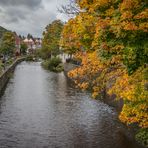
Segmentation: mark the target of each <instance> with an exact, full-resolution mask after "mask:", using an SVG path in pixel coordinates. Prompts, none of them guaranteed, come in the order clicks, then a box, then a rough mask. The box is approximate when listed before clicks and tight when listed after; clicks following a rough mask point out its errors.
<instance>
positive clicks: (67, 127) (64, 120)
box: [0, 62, 139, 148]
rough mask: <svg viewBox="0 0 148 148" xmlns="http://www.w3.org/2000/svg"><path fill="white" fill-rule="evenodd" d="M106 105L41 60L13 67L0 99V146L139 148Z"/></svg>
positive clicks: (9, 147) (24, 147)
mask: <svg viewBox="0 0 148 148" xmlns="http://www.w3.org/2000/svg"><path fill="white" fill-rule="evenodd" d="M128 134H129V131H128V130H127V128H126V127H125V126H124V125H123V124H121V123H120V122H119V121H118V119H117V112H116V111H115V110H114V109H113V108H112V107H109V106H108V105H106V104H104V103H102V102H100V101H97V100H93V99H91V97H90V95H89V94H88V93H86V92H81V91H79V90H76V89H75V88H74V87H73V86H72V85H71V84H70V83H69V81H68V80H67V79H66V77H65V76H64V74H63V73H60V74H55V73H52V72H48V71H46V70H44V69H42V67H41V66H40V63H27V62H22V63H21V64H20V65H18V66H17V67H16V70H15V72H14V75H13V76H12V78H11V79H10V81H9V83H8V85H7V88H6V90H5V92H4V94H3V96H2V97H1V98H0V148H139V147H138V146H137V145H136V144H135V142H134V141H133V140H132V138H129V137H130V136H128V138H127V135H128Z"/></svg>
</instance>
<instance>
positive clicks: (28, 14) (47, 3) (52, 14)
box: [0, 0, 69, 37]
mask: <svg viewBox="0 0 148 148" xmlns="http://www.w3.org/2000/svg"><path fill="white" fill-rule="evenodd" d="M68 2H69V0H0V26H2V27H5V28H6V29H9V30H12V31H16V32H17V33H18V34H21V35H27V34H28V33H31V34H32V35H34V36H39V37H41V35H42V32H43V30H44V28H45V26H46V25H47V24H49V23H50V22H52V21H53V20H55V19H61V20H62V21H66V20H67V19H68V18H67V16H66V15H64V14H60V13H59V12H58V11H57V8H59V7H60V6H61V5H66V4H68Z"/></svg>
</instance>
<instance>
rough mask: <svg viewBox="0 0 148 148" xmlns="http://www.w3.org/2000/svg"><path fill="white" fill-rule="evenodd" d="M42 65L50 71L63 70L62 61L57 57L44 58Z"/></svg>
mask: <svg viewBox="0 0 148 148" xmlns="http://www.w3.org/2000/svg"><path fill="white" fill-rule="evenodd" d="M42 66H43V67H44V68H45V69H48V70H50V71H53V72H61V71H63V65H62V61H61V59H60V58H59V57H53V58H51V59H49V60H45V61H44V62H43V63H42Z"/></svg>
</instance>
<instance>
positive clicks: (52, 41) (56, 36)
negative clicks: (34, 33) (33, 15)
mask: <svg viewBox="0 0 148 148" xmlns="http://www.w3.org/2000/svg"><path fill="white" fill-rule="evenodd" d="M62 30H63V23H62V22H61V21H60V20H55V21H53V22H52V23H51V24H49V25H47V26H46V28H45V31H44V32H43V43H42V52H44V53H45V54H44V58H49V57H50V56H51V55H53V56H56V55H58V54H59V53H60V49H59V41H60V38H61V32H62Z"/></svg>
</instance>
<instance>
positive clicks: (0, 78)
mask: <svg viewBox="0 0 148 148" xmlns="http://www.w3.org/2000/svg"><path fill="white" fill-rule="evenodd" d="M24 60H25V58H19V59H17V60H16V61H14V62H13V64H12V65H10V66H9V67H8V68H7V69H6V70H5V71H4V72H3V74H2V75H0V94H1V93H2V91H3V90H4V88H5V86H6V84H7V82H8V80H9V78H10V77H11V75H12V73H13V72H14V69H15V67H16V65H17V64H19V63H20V62H22V61H24Z"/></svg>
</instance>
